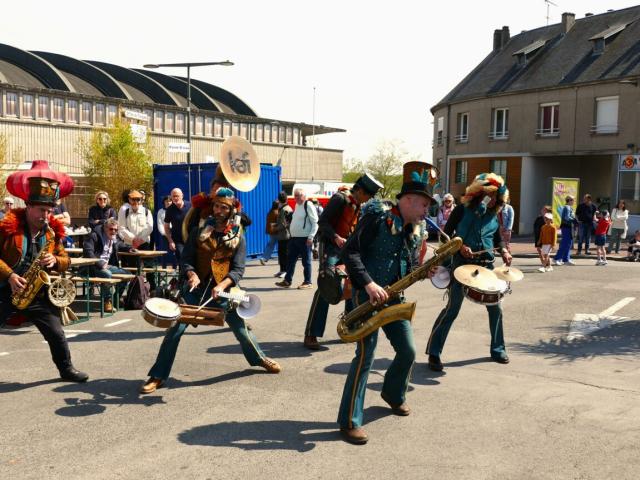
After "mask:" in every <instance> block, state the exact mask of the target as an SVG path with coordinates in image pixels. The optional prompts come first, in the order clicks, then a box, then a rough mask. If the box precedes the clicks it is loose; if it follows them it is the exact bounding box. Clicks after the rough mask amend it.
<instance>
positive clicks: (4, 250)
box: [0, 160, 89, 382]
mask: <svg viewBox="0 0 640 480" xmlns="http://www.w3.org/2000/svg"><path fill="white" fill-rule="evenodd" d="M7 189H8V190H9V192H10V193H11V194H12V195H13V196H15V197H19V198H21V199H22V200H24V201H25V203H26V208H16V209H13V210H11V211H10V212H9V213H8V214H7V215H6V216H5V217H4V219H3V220H2V221H1V222H0V325H2V324H3V323H4V322H5V320H6V319H7V318H8V317H9V316H10V315H11V314H13V313H15V311H16V308H15V307H14V305H13V303H12V299H15V298H21V299H23V302H24V303H25V304H27V306H26V308H24V309H21V310H19V311H20V313H22V314H23V315H24V316H25V317H26V319H27V320H29V321H30V322H32V323H33V324H34V325H35V326H36V328H37V329H38V330H39V331H40V333H41V334H42V336H43V337H44V338H45V340H46V341H47V343H48V344H49V349H50V350H51V356H52V358H53V363H55V365H56V367H57V368H58V371H59V372H60V377H62V378H63V379H64V380H69V381H71V382H86V381H87V379H88V378H89V376H88V375H87V374H86V373H83V372H80V371H78V370H76V369H75V368H74V367H73V364H72V363H71V354H70V352H69V345H68V344H67V339H66V337H65V334H64V330H63V329H62V323H61V320H60V309H59V307H55V306H54V305H53V304H52V303H51V301H50V300H49V297H48V294H47V286H46V285H44V286H42V288H40V290H39V291H38V292H37V293H36V292H35V289H32V290H30V289H29V288H30V287H33V285H35V282H34V281H33V279H30V278H29V277H33V276H34V274H35V273H37V272H38V270H40V269H42V270H44V271H45V272H51V271H56V272H64V271H65V270H66V269H67V268H68V267H69V263H70V262H69V256H68V255H67V253H66V252H65V250H64V246H63V244H62V240H63V238H64V237H65V233H64V225H63V224H62V223H61V222H60V221H59V220H57V219H55V218H54V217H53V215H52V212H53V207H54V206H55V204H56V200H58V199H60V198H62V197H65V196H67V195H69V194H70V193H71V191H72V190H73V181H72V180H71V178H70V177H69V176H68V175H65V174H63V173H59V172H54V171H52V170H50V169H49V165H48V163H47V162H46V161H45V160H35V161H33V162H32V164H31V170H29V171H26V172H24V171H23V172H15V173H13V174H11V175H9V178H8V179H7ZM28 273H31V275H28ZM25 277H27V278H25ZM25 289H26V290H25ZM29 292H33V293H29ZM25 295H26V297H25ZM32 295H33V296H32ZM31 296H32V298H31ZM25 298H26V299H28V300H25ZM29 300H30V303H29ZM23 302H20V303H23Z"/></svg>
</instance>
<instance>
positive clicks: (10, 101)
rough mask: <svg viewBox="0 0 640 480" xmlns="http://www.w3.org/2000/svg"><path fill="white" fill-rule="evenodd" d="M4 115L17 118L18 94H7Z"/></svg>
mask: <svg viewBox="0 0 640 480" xmlns="http://www.w3.org/2000/svg"><path fill="white" fill-rule="evenodd" d="M5 115H7V116H8V117H17V116H18V94H17V93H15V92H7V109H6V110H5Z"/></svg>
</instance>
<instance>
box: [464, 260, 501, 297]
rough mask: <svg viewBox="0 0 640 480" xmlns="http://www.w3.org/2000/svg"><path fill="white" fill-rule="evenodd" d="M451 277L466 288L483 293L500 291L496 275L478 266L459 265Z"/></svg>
mask: <svg viewBox="0 0 640 480" xmlns="http://www.w3.org/2000/svg"><path fill="white" fill-rule="evenodd" d="M453 276H454V277H455V278H456V280H457V281H458V282H460V283H462V284H463V285H466V286H467V287H472V288H477V289H479V290H483V291H493V290H500V285H499V283H500V280H499V279H498V277H497V276H496V274H495V273H493V272H492V271H491V270H489V269H488V268H484V267H481V266H479V265H461V266H460V267H458V268H456V269H455V270H454V272H453Z"/></svg>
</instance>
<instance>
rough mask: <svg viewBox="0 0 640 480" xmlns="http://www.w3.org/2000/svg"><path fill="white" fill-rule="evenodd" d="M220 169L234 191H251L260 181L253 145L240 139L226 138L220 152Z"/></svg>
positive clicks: (235, 137)
mask: <svg viewBox="0 0 640 480" xmlns="http://www.w3.org/2000/svg"><path fill="white" fill-rule="evenodd" d="M220 167H221V168H222V173H224V176H225V178H226V179H227V181H228V182H229V183H230V184H231V186H232V187H233V188H235V189H236V190H240V191H241V192H248V191H250V190H253V189H254V188H255V187H256V185H257V184H258V180H260V162H259V161H258V155H257V154H256V151H255V150H254V149H253V145H251V143H249V142H248V141H247V140H246V139H244V138H242V137H237V136H232V137H229V138H227V139H226V140H225V141H224V143H223V144H222V148H221V150H220Z"/></svg>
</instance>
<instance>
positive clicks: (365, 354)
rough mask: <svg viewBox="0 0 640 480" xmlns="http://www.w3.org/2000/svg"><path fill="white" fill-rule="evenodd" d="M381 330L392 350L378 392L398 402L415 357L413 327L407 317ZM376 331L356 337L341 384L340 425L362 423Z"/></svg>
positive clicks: (402, 397)
mask: <svg viewBox="0 0 640 480" xmlns="http://www.w3.org/2000/svg"><path fill="white" fill-rule="evenodd" d="M355 294H356V292H355V291H354V295H355ZM382 330H384V333H385V335H386V336H387V338H388V339H389V341H390V342H391V345H392V346H393V349H394V350H395V352H396V355H395V357H394V358H393V361H392V362H391V365H390V366H389V368H388V369H387V372H386V373H385V376H384V383H383V384H382V394H383V395H384V396H385V398H386V399H387V400H388V401H389V402H391V403H393V404H394V405H400V404H402V403H404V401H405V399H406V393H407V388H408V386H409V377H410V376H411V368H412V367H413V362H414V361H415V358H416V347H415V343H414V341H413V330H412V328H411V322H410V321H409V320H398V321H395V322H392V323H388V324H387V325H385V326H383V327H382ZM379 331H380V329H378V330H376V331H375V332H373V333H372V334H371V335H369V336H366V337H364V338H362V339H360V340H359V341H358V344H357V347H356V355H355V357H354V358H353V360H352V361H351V368H350V369H349V373H348V375H347V380H346V382H345V384H344V390H343V392H342V400H341V402H340V410H339V412H338V424H340V427H342V428H356V427H361V426H362V423H363V416H364V397H365V392H366V390H367V379H368V377H369V371H370V370H371V365H372V364H373V360H374V356H375V351H376V345H377V344H378V332H379Z"/></svg>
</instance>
